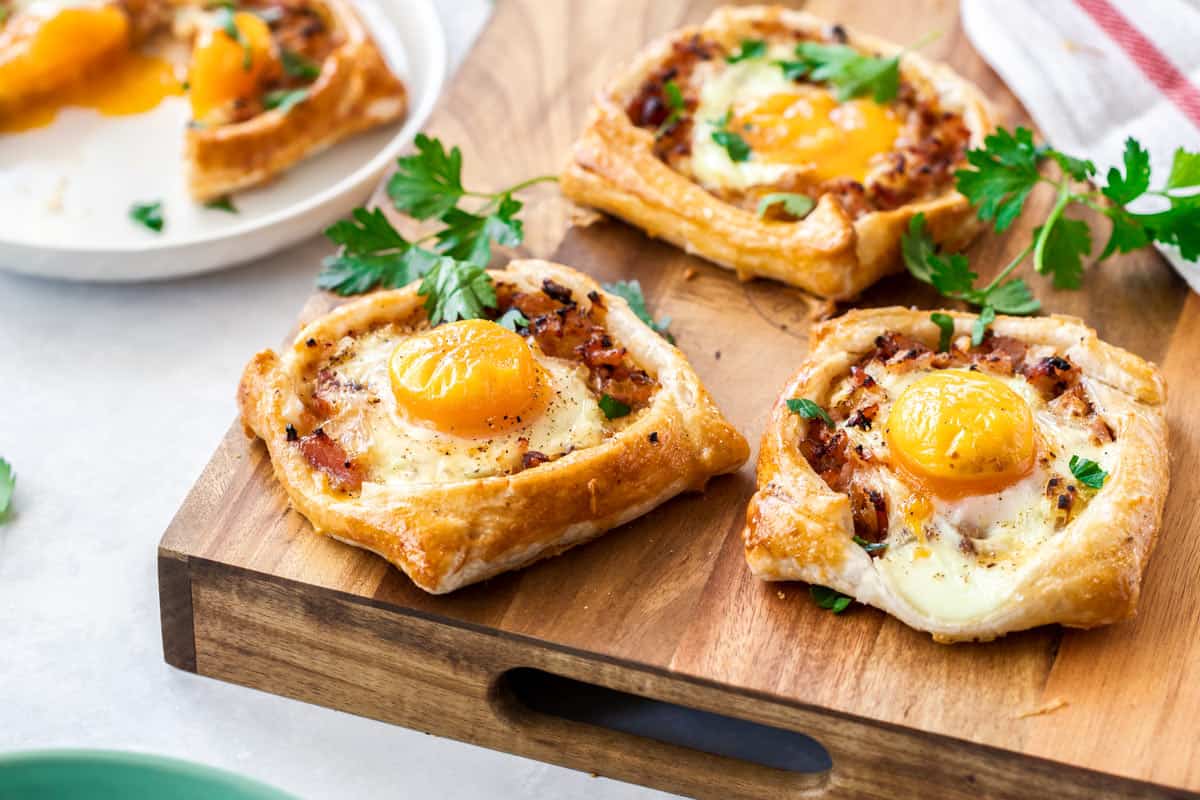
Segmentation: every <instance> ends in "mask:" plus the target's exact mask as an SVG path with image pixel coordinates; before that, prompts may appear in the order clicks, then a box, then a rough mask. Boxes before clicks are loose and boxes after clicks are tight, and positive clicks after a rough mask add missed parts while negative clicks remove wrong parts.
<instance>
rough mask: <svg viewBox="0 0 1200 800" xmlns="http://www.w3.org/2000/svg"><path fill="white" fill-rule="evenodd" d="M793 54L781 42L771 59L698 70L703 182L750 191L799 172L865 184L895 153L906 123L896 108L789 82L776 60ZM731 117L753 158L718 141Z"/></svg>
mask: <svg viewBox="0 0 1200 800" xmlns="http://www.w3.org/2000/svg"><path fill="white" fill-rule="evenodd" d="M792 50H793V48H792V47H790V46H787V45H783V44H775V45H772V46H771V48H770V49H769V52H768V54H767V56H766V57H764V58H754V59H748V60H745V61H740V62H738V63H736V64H727V63H725V62H724V61H719V62H710V63H709V64H705V65H702V68H701V69H698V70H697V75H698V80H699V81H700V84H701V89H700V93H699V104H698V106H697V108H696V112H695V125H694V126H693V128H692V141H691V145H692V146H691V154H692V155H691V166H690V169H691V172H692V174H693V175H694V177H695V178H696V180H697V181H699V183H701V184H702V185H704V186H706V187H709V188H725V189H734V190H745V189H747V188H749V187H752V186H772V185H775V184H779V183H780V182H781V181H784V180H785V179H788V178H789V177H792V176H797V175H799V176H804V177H807V178H809V179H812V180H815V181H821V180H827V179H830V178H838V177H847V178H852V179H854V180H859V181H862V180H863V179H864V178H865V177H866V175H867V174H868V172H869V171H870V169H871V167H872V165H873V163H874V162H875V160H876V156H877V155H878V154H880V153H884V152H887V151H889V150H891V149H892V148H893V145H894V143H895V140H896V137H897V135H898V133H899V129H900V123H899V120H898V118H897V117H896V115H895V113H894V112H893V111H892V110H891V109H890V108H888V107H887V106H881V105H879V104H877V103H875V102H874V101H873V100H871V99H869V98H864V99H856V100H851V101H848V102H846V103H839V102H837V100H836V99H835V98H834V96H833V95H832V94H831V93H830V91H829V90H828V89H826V88H825V87H823V86H819V85H816V84H811V83H806V82H798V81H792V80H788V79H787V78H786V77H785V76H784V72H783V70H782V69H781V68H780V67H779V65H778V64H777V63H776V62H778V61H781V60H788V59H791V58H794V54H793V52H792ZM726 114H729V115H730V116H729V119H728V122H727V123H726V124H727V130H729V131H732V132H734V133H737V134H738V135H740V136H741V137H742V138H743V139H744V140H745V141H746V142H747V143H748V144H749V145H750V147H751V155H750V157H749V159H747V160H746V161H741V162H737V161H734V160H733V159H732V158H731V157H730V156H729V153H728V152H727V151H726V149H725V148H724V147H723V146H721V145H720V144H718V143H717V142H716V141H714V140H713V133H714V132H716V131H718V130H721V129H722V122H723V120H724V119H725V116H726Z"/></svg>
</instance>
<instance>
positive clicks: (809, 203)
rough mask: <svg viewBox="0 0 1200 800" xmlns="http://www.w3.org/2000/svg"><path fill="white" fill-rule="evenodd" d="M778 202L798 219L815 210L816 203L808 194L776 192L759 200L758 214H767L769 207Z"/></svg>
mask: <svg viewBox="0 0 1200 800" xmlns="http://www.w3.org/2000/svg"><path fill="white" fill-rule="evenodd" d="M776 204H778V205H782V206H783V210H784V211H786V212H787V213H788V214H790V215H791V216H793V217H795V218H796V219H804V217H806V216H808V213H809V212H810V211H812V210H813V206H814V205H816V203H814V202H813V199H812V198H811V197H809V196H808V195H806V194H795V193H793V192H774V193H772V194H769V195H767V196H766V197H764V198H763V199H762V200H759V201H758V215H759V216H760V217H761V216H763V215H765V214H766V213H767V209H769V208H770V207H771V206H773V205H776Z"/></svg>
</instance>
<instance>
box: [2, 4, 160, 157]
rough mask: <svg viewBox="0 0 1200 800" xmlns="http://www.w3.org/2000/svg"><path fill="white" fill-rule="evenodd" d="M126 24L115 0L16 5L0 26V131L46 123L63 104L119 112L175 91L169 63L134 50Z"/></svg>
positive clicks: (145, 107) (143, 107)
mask: <svg viewBox="0 0 1200 800" xmlns="http://www.w3.org/2000/svg"><path fill="white" fill-rule="evenodd" d="M131 28H132V24H131V21H130V19H129V17H128V15H127V14H126V12H125V11H124V10H122V9H121V8H119V7H117V6H116V5H111V4H82V5H75V6H71V5H64V4H61V3H51V2H45V0H39V2H34V3H31V4H28V6H27V8H24V9H23V8H22V6H21V4H18V6H17V12H16V13H15V14H14V15H13V16H12V17H11V18H10V19H9V20H8V21H7V24H6V25H4V27H3V28H0V133H16V132H19V131H24V130H30V129H32V128H39V127H42V126H45V125H48V124H50V123H51V122H53V121H54V119H55V118H56V117H57V115H58V112H59V111H60V110H61V109H63V108H66V107H70V106H75V107H81V108H90V109H94V110H96V111H98V112H100V113H101V114H103V115H105V116H121V115H126V114H139V113H142V112H144V111H149V110H150V109H152V108H154V107H156V106H157V105H158V104H159V103H161V102H162V100H163V99H164V98H166V97H170V96H172V95H181V94H183V86H182V85H181V82H180V80H179V78H178V76H177V74H176V70H175V67H174V65H173V64H171V63H170V62H169V61H168V60H167V59H165V58H162V57H160V56H155V55H149V54H146V53H142V52H140V51H139V50H137V49H135V48H134V47H133V46H132V37H131Z"/></svg>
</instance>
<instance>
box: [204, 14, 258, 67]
mask: <svg viewBox="0 0 1200 800" xmlns="http://www.w3.org/2000/svg"><path fill="white" fill-rule="evenodd" d="M213 22H214V23H215V24H216V26H217V27H218V28H220V29H221V30H223V31H225V35H226V36H228V37H229V38H230V39H232V40H233V41H234V42H236V43H237V44H238V45H239V46H240V47H241V48H242V69H243V70H245V71H246V72H249V71H250V67H252V66H253V65H254V49H253V48H252V47H251V46H250V42H249V40H247V39H246V37H245V36H243V35H242V31H241V29H240V28H238V26H237V19H236V18H235V17H234V16H233V4H232V3H230V4H228V5H226V4H224V3H223V4H221V5H220V7H218V8H217V11H216V16H215V17H214V19H213Z"/></svg>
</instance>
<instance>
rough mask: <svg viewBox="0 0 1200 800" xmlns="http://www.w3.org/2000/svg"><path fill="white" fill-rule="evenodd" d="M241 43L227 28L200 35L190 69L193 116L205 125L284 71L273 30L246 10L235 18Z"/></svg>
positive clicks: (211, 30)
mask: <svg viewBox="0 0 1200 800" xmlns="http://www.w3.org/2000/svg"><path fill="white" fill-rule="evenodd" d="M233 24H234V27H236V28H237V32H238V40H235V39H234V38H233V37H232V36H230V35H229V32H228V31H226V30H225V29H224V28H211V29H209V30H206V31H204V32H203V33H201V34H200V37H199V39H198V40H197V41H196V47H195V49H194V50H193V51H192V62H191V66H190V67H189V68H188V82H189V83H190V84H191V89H190V95H191V100H192V116H193V117H195V119H197V120H199V121H201V122H203V121H205V120H208V119H209V118H210V117H211V116H212V115H213V114H214V113H216V112H220V111H222V110H223V109H225V108H226V106H228V105H229V104H230V103H232V102H233V101H235V100H240V99H245V98H248V97H253V96H255V95H256V94H258V93H259V91H260V87H261V86H262V84H263V82H264V81H265V80H266V79H267V78H269V77H271V76H273V75H275V74H278V72H279V71H280V70H281V69H282V67H281V66H280V63H279V56H278V53H277V52H276V47H275V42H274V39H272V37H271V29H270V27H269V26H268V25H267V23H266V22H264V21H263V20H262V18H261V17H259V16H257V15H255V14H250V13H248V12H245V11H239V12H238V13H236V14H234V15H233Z"/></svg>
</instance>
